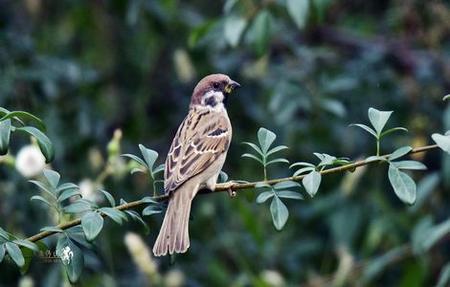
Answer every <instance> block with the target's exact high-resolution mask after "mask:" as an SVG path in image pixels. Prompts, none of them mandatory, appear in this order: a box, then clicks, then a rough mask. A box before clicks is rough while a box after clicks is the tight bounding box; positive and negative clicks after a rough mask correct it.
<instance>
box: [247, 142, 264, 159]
mask: <svg viewBox="0 0 450 287" xmlns="http://www.w3.org/2000/svg"><path fill="white" fill-rule="evenodd" d="M243 144H246V145H248V146H250V147H251V148H252V149H254V150H255V151H256V152H257V153H259V154H260V155H261V156H262V157H263V156H264V153H263V152H262V150H261V149H260V148H259V147H258V146H257V145H255V144H254V143H251V142H243Z"/></svg>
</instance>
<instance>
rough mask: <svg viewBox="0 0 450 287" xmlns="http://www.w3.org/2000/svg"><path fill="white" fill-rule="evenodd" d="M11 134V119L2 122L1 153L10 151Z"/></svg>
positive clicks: (0, 129)
mask: <svg viewBox="0 0 450 287" xmlns="http://www.w3.org/2000/svg"><path fill="white" fill-rule="evenodd" d="M10 136H11V120H6V121H2V122H0V155H5V154H6V153H8V148H9V139H10Z"/></svg>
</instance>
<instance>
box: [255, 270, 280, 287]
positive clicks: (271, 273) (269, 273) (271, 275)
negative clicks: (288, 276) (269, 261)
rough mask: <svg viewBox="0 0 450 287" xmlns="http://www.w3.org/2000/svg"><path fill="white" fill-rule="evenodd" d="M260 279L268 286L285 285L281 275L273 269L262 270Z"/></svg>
mask: <svg viewBox="0 0 450 287" xmlns="http://www.w3.org/2000/svg"><path fill="white" fill-rule="evenodd" d="M261 279H262V280H263V281H264V282H265V283H266V284H267V285H269V286H272V287H278V286H285V285H286V284H285V282H284V279H283V276H281V274H280V273H279V272H278V271H275V270H264V271H263V272H262V274H261Z"/></svg>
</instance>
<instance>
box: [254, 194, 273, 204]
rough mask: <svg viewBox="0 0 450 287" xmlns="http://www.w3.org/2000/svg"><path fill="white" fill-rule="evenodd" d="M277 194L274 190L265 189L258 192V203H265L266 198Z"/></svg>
mask: <svg viewBox="0 0 450 287" xmlns="http://www.w3.org/2000/svg"><path fill="white" fill-rule="evenodd" d="M274 195H275V194H274V193H273V191H264V192H261V193H260V194H258V197H256V203H259V204H261V203H264V202H266V200H268V199H269V198H271V197H273V196H274Z"/></svg>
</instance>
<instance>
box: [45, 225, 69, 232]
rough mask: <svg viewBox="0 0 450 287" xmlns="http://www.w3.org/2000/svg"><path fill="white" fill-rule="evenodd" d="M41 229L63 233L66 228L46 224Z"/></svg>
mask: <svg viewBox="0 0 450 287" xmlns="http://www.w3.org/2000/svg"><path fill="white" fill-rule="evenodd" d="M40 231H48V232H55V233H63V232H64V230H62V229H61V228H59V227H56V226H45V227H42V228H41V230H40Z"/></svg>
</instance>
